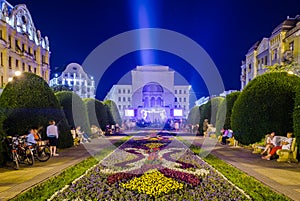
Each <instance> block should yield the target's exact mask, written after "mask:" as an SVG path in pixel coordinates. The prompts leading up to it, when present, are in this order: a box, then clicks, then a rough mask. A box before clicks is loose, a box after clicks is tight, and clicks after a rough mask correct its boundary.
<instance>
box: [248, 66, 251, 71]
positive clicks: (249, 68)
mask: <svg viewBox="0 0 300 201" xmlns="http://www.w3.org/2000/svg"><path fill="white" fill-rule="evenodd" d="M250 72H251V64H249V65H248V73H250Z"/></svg>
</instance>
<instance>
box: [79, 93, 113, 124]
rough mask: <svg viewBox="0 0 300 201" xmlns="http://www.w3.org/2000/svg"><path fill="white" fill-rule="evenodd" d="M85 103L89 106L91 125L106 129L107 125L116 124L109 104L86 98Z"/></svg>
mask: <svg viewBox="0 0 300 201" xmlns="http://www.w3.org/2000/svg"><path fill="white" fill-rule="evenodd" d="M84 103H85V106H86V108H87V112H88V118H89V121H90V125H96V126H98V127H100V128H101V129H102V130H105V128H106V125H108V124H115V122H114V121H113V118H112V114H111V113H110V110H109V108H108V106H106V105H104V104H103V103H102V102H101V101H99V100H97V99H93V98H86V99H84Z"/></svg>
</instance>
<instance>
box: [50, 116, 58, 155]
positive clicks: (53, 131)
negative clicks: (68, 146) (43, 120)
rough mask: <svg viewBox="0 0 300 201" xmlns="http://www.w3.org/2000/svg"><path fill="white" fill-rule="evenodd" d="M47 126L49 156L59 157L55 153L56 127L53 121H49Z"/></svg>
mask: <svg viewBox="0 0 300 201" xmlns="http://www.w3.org/2000/svg"><path fill="white" fill-rule="evenodd" d="M49 124H50V125H49V126H48V127H47V137H48V139H49V143H50V154H51V156H59V155H58V154H57V153H56V146H57V140H58V130H57V126H55V121H54V120H51V121H50V122H49Z"/></svg>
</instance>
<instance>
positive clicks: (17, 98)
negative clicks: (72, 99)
mask: <svg viewBox="0 0 300 201" xmlns="http://www.w3.org/2000/svg"><path fill="white" fill-rule="evenodd" d="M0 108H1V112H2V113H3V115H4V118H2V121H1V122H0V125H2V131H3V133H5V135H11V136H15V135H24V134H27V133H28V130H29V128H31V127H40V128H43V129H42V130H41V132H42V136H43V137H45V135H46V134H45V130H46V127H47V126H48V125H49V124H48V122H49V120H55V121H56V123H57V126H58V129H59V132H60V133H59V136H60V137H59V147H61V148H62V147H70V146H72V145H73V139H72V136H71V133H70V129H69V125H68V123H67V120H66V118H65V115H64V113H63V111H62V110H61V108H60V104H59V102H58V100H57V99H56V97H55V95H54V93H53V91H52V90H51V88H50V87H49V86H48V84H47V83H46V82H45V81H44V79H43V78H41V77H39V76H37V75H35V74H33V73H26V72H25V73H23V74H22V75H21V76H19V77H14V78H13V80H12V81H11V82H9V83H8V84H7V85H6V86H5V88H4V90H3V93H2V94H1V97H0Z"/></svg>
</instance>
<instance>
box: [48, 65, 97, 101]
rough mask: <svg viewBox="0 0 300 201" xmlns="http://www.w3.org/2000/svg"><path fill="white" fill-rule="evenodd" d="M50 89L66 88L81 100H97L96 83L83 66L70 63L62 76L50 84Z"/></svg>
mask: <svg viewBox="0 0 300 201" xmlns="http://www.w3.org/2000/svg"><path fill="white" fill-rule="evenodd" d="M49 86H50V87H55V86H66V87H67V88H69V89H71V90H72V91H73V92H75V93H76V94H78V95H79V96H80V97H81V98H95V81H94V79H93V77H89V76H88V75H87V74H86V73H85V72H84V70H83V68H82V66H81V65H79V64H77V63H70V64H69V65H68V66H67V67H66V69H65V70H64V71H63V72H62V74H61V75H60V76H58V75H57V74H56V75H55V77H54V78H53V79H51V80H50V82H49Z"/></svg>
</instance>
